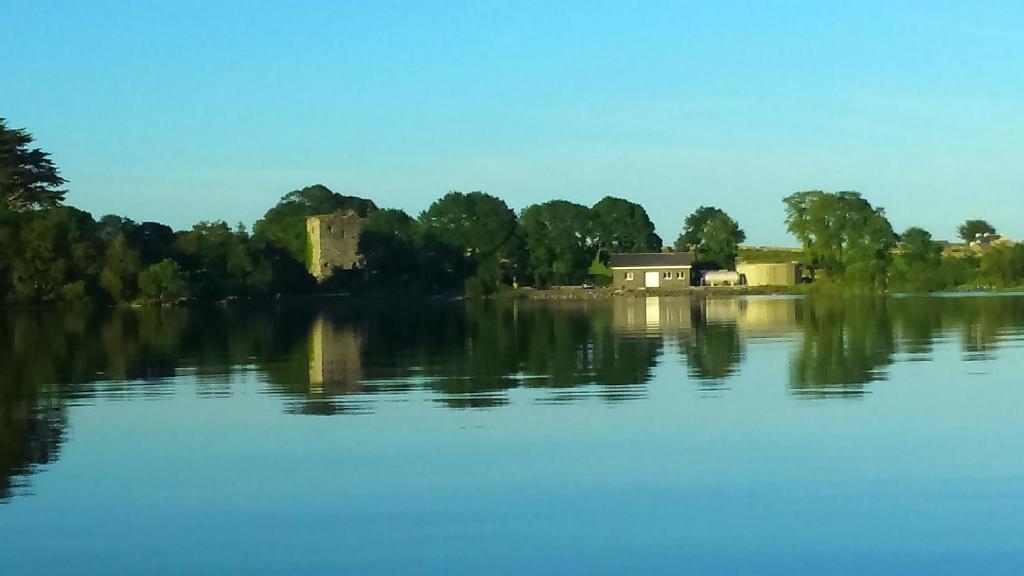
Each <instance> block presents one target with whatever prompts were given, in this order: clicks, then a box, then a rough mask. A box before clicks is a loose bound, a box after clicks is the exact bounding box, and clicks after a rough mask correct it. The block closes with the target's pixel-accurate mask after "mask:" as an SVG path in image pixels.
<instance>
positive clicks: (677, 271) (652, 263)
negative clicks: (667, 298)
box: [609, 252, 693, 289]
mask: <svg viewBox="0 0 1024 576" xmlns="http://www.w3.org/2000/svg"><path fill="white" fill-rule="evenodd" d="M609 265H610V267H611V269H612V285H613V286H616V287H620V288H626V289H647V288H687V287H689V286H690V269H691V268H692V267H693V254H691V253H689V252H648V253H637V254H612V255H611V260H610V262H609Z"/></svg>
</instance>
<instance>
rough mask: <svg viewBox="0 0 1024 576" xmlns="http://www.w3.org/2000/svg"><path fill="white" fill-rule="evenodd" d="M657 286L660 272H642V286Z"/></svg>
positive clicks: (659, 280)
mask: <svg viewBox="0 0 1024 576" xmlns="http://www.w3.org/2000/svg"><path fill="white" fill-rule="evenodd" d="M658 286H661V273H659V272H644V287H646V288H657V287H658Z"/></svg>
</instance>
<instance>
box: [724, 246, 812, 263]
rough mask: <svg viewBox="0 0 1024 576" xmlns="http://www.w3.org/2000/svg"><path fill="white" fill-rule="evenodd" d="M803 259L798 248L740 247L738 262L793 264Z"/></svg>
mask: <svg viewBox="0 0 1024 576" xmlns="http://www.w3.org/2000/svg"><path fill="white" fill-rule="evenodd" d="M802 259H803V250H802V249H800V248H755V247H749V246H741V247H740V249H739V260H740V261H741V262H793V261H800V260H802Z"/></svg>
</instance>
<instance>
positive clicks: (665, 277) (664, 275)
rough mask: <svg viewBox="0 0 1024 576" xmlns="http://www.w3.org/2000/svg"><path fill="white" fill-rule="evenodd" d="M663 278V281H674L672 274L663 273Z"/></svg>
mask: <svg viewBox="0 0 1024 576" xmlns="http://www.w3.org/2000/svg"><path fill="white" fill-rule="evenodd" d="M661 278H662V280H671V279H672V273H671V272H662V273H661Z"/></svg>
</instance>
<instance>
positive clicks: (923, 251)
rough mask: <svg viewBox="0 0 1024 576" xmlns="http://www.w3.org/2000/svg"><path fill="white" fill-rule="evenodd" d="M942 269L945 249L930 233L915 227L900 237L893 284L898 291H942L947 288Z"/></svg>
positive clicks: (894, 264)
mask: <svg viewBox="0 0 1024 576" xmlns="http://www.w3.org/2000/svg"><path fill="white" fill-rule="evenodd" d="M941 267H942V246H941V245H939V243H938V242H935V241H933V240H932V235H931V233H929V232H928V231H927V230H925V229H923V228H918V227H916V226H915V227H911V228H908V229H907V230H906V232H904V233H903V234H902V235H901V236H900V244H899V255H898V256H897V257H896V258H895V260H894V262H893V267H892V271H891V274H890V281H891V283H892V284H893V286H895V287H896V288H898V289H901V290H908V291H912V292H930V291H932V290H940V289H942V288H945V287H946V285H945V280H944V279H943V278H942V274H941V272H940V269H941Z"/></svg>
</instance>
